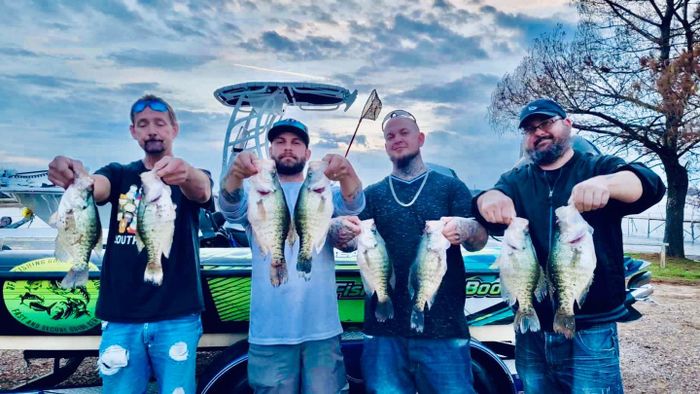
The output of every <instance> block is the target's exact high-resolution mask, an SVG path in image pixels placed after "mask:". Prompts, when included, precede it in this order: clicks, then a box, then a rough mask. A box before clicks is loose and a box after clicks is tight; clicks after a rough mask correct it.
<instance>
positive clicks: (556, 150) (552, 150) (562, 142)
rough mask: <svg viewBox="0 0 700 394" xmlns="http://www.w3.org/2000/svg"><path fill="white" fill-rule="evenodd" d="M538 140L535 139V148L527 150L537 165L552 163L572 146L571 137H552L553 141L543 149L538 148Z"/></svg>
mask: <svg viewBox="0 0 700 394" xmlns="http://www.w3.org/2000/svg"><path fill="white" fill-rule="evenodd" d="M538 143H539V140H538V141H535V148H527V149H526V150H525V152H526V153H527V155H528V156H529V157H530V160H532V162H533V163H535V164H537V165H548V164H552V163H554V162H555V161H557V159H559V158H560V157H561V156H562V155H563V154H564V152H566V150H567V149H568V148H569V146H571V137H570V136H566V137H562V138H552V143H551V144H549V146H548V147H546V148H545V149H542V150H538V149H537V148H536V146H537V144H538Z"/></svg>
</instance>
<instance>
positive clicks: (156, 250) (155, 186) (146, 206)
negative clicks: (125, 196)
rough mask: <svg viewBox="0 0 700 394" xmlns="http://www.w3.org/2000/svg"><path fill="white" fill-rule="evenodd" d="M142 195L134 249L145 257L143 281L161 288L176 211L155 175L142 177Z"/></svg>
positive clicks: (147, 172) (150, 172) (166, 187)
mask: <svg viewBox="0 0 700 394" xmlns="http://www.w3.org/2000/svg"><path fill="white" fill-rule="evenodd" d="M141 183H142V188H143V192H142V194H141V201H140V202H139V206H138V209H137V211H136V247H137V248H138V250H139V252H141V251H142V250H143V249H144V248H145V249H146V253H147V255H148V262H147V263H146V270H145V271H144V275H143V279H144V281H145V282H150V283H153V284H155V285H158V286H160V285H161V284H162V283H163V265H162V260H161V259H162V256H165V257H166V258H168V257H170V250H171V248H172V245H173V235H174V234H175V210H176V206H175V204H174V203H173V200H172V197H171V196H172V190H171V189H170V186H169V185H166V184H165V183H164V182H163V181H162V180H161V179H160V177H159V176H158V174H156V171H154V170H151V171H146V172H142V173H141Z"/></svg>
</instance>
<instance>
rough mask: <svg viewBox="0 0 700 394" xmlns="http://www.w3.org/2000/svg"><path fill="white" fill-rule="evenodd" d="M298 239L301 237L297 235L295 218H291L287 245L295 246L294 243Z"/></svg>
mask: <svg viewBox="0 0 700 394" xmlns="http://www.w3.org/2000/svg"><path fill="white" fill-rule="evenodd" d="M297 239H299V236H298V235H297V229H296V226H295V225H294V220H291V218H290V220H289V232H288V233H287V245H289V247H290V248H291V247H293V246H294V244H295V243H296V242H297Z"/></svg>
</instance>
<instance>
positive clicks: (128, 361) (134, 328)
mask: <svg viewBox="0 0 700 394" xmlns="http://www.w3.org/2000/svg"><path fill="white" fill-rule="evenodd" d="M102 327H103V328H102V343H101V344H100V357H99V359H98V360H97V367H98V369H99V371H100V376H101V377H102V392H103V393H106V394H111V393H115V394H122V393H145V392H146V386H147V385H148V381H149V379H150V377H151V373H153V374H155V377H156V380H157V381H158V385H159V392H160V393H168V394H169V393H173V394H185V393H187V394H189V393H194V392H195V390H196V381H195V361H196V355H197V343H198V342H199V338H200V337H201V336H202V321H201V319H200V316H199V314H193V315H188V316H184V317H181V318H177V319H172V320H162V321H157V322H153V323H116V322H109V323H108V322H103V323H102Z"/></svg>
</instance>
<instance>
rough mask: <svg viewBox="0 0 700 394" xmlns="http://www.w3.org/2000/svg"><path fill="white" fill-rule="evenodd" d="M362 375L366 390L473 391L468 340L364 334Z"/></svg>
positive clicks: (411, 393) (409, 393) (444, 393)
mask: <svg viewBox="0 0 700 394" xmlns="http://www.w3.org/2000/svg"><path fill="white" fill-rule="evenodd" d="M362 375H363V377H364V380H365V390H366V391H367V392H368V393H380V394H383V393H391V394H400V393H406V394H415V393H416V391H417V392H419V393H421V394H430V393H440V394H449V393H460V394H461V393H474V382H473V378H472V369H471V354H470V349H469V340H468V339H422V338H403V337H379V336H375V337H367V338H365V341H364V349H363V351H362Z"/></svg>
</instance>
